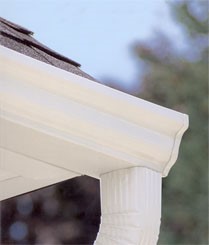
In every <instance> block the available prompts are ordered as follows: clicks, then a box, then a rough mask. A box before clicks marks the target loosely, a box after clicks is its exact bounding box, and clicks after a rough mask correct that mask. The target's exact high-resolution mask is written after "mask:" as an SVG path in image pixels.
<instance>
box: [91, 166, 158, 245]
mask: <svg viewBox="0 0 209 245" xmlns="http://www.w3.org/2000/svg"><path fill="white" fill-rule="evenodd" d="M161 179H162V177H161V173H158V172H156V171H153V170H150V169H148V168H145V167H133V168H129V169H122V170H117V171H113V172H110V173H107V174H103V175H102V176H101V209H102V217H101V225H100V230H99V233H98V236H97V239H96V241H95V244H96V245H155V244H157V240H158V235H159V229H160V218H161V189H162V188H161Z"/></svg>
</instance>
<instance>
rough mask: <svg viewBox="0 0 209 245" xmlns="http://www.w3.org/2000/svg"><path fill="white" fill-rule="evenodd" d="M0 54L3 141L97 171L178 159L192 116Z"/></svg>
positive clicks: (164, 167)
mask: <svg viewBox="0 0 209 245" xmlns="http://www.w3.org/2000/svg"><path fill="white" fill-rule="evenodd" d="M0 60H1V66H0V67H1V81H0V104H1V113H0V118H1V125H2V126H1V130H2V131H1V135H3V137H2V139H1V142H0V143H1V146H2V147H3V148H5V149H8V150H10V151H13V152H17V153H20V154H25V155H27V156H28V157H32V158H34V159H38V160H39V161H43V162H47V163H48V164H51V165H56V166H57V167H63V168H66V169H69V170H70V171H74V172H77V173H80V174H89V175H92V176H94V177H98V178H99V176H100V175H101V174H104V173H107V172H110V171H113V170H117V169H123V168H129V167H133V166H144V167H147V168H150V169H153V170H155V171H157V172H160V173H161V174H162V176H166V175H167V174H168V172H169V170H170V168H171V167H172V165H173V164H174V163H175V161H176V159H177V156H178V149H179V144H180V141H181V137H182V135H183V133H184V132H185V130H186V129H187V127H188V116H187V115H185V114H182V113H179V112H176V111H173V110H170V109H167V108H164V107H161V106H159V105H156V104H153V103H150V102H147V101H145V100H142V99H139V98H136V97H133V96H131V95H128V94H125V93H122V92H120V91H117V90H114V89H112V88H109V87H107V86H104V85H102V84H98V83H96V82H93V81H91V80H88V79H86V78H83V77H80V76H77V75H74V74H72V73H70V72H67V71H64V70H61V69H59V68H56V67H53V66H51V65H48V64H45V63H43V62H40V61H37V60H35V59H32V58H30V57H27V56H25V55H22V54H19V53H17V52H15V51H13V50H10V49H7V48H5V47H2V46H0ZM9 132H13V134H12V133H9ZM20 132H21V133H22V134H20ZM8 134H9V136H8ZM18 134H19V136H20V138H19V139H21V135H22V136H23V140H15V135H16V138H17V135H18Z"/></svg>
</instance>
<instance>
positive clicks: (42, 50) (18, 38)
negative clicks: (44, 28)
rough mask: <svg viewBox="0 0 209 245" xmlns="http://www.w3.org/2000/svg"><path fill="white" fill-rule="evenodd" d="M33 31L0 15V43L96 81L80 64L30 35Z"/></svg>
mask: <svg viewBox="0 0 209 245" xmlns="http://www.w3.org/2000/svg"><path fill="white" fill-rule="evenodd" d="M32 35H33V32H32V31H30V30H27V29H26V28H24V27H22V26H19V25H17V24H15V23H12V22H10V21H8V20H5V19H3V18H1V17H0V45H2V46H5V47H7V48H10V49H13V50H15V51H17V52H19V53H22V54H24V55H27V56H30V57H32V58H34V59H37V60H40V61H42V62H45V63H47V64H50V65H53V66H56V67H58V68H60V69H63V70H66V71H69V72H72V73H74V74H76V75H79V76H82V77H85V78H88V79H90V80H93V81H96V80H95V79H94V78H93V77H92V76H90V75H88V74H87V73H85V72H83V71H82V70H81V69H80V68H79V67H80V64H79V63H77V62H75V61H73V60H71V59H69V58H67V57H65V56H63V55H61V54H59V53H57V52H55V51H53V50H52V49H50V48H48V47H46V46H45V45H43V44H42V43H40V42H38V41H37V40H36V39H35V38H33V37H32Z"/></svg>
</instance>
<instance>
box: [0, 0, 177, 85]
mask: <svg viewBox="0 0 209 245" xmlns="http://www.w3.org/2000/svg"><path fill="white" fill-rule="evenodd" d="M167 3H168V1H166V0H0V15H1V17H4V18H6V19H8V20H11V21H13V22H15V23H17V24H20V25H22V26H24V27H26V28H28V29H30V30H31V31H33V32H34V33H35V34H34V37H35V38H36V39H38V40H39V41H41V42H42V43H44V44H46V45H47V46H49V47H50V48H52V49H54V50H56V51H57V52H60V53H61V54H64V55H65V56H67V57H69V58H71V59H74V60H75V61H77V62H78V63H80V64H81V65H82V69H83V70H84V71H86V72H87V73H89V74H91V75H92V76H94V77H95V78H97V79H98V80H102V79H103V78H104V77H111V78H113V80H114V79H115V80H117V81H118V82H119V83H122V84H124V85H126V86H129V85H130V84H132V83H133V81H134V80H135V79H136V75H137V73H138V71H137V67H136V64H135V62H134V61H133V57H132V54H131V50H130V47H131V44H133V43H134V42H135V41H136V40H146V39H148V38H149V37H151V36H153V33H154V32H155V31H156V30H163V31H165V32H166V33H168V35H169V36H171V37H172V38H173V39H176V40H178V39H179V37H180V30H179V29H178V27H177V26H176V24H175V23H174V22H173V21H172V19H171V17H170V14H169V7H168V4H167Z"/></svg>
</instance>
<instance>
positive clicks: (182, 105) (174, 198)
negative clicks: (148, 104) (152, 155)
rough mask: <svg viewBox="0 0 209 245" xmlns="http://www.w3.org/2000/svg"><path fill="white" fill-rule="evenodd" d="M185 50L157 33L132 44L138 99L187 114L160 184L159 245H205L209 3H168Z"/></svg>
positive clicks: (206, 231) (206, 222) (206, 226)
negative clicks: (138, 70) (138, 68)
mask: <svg viewBox="0 0 209 245" xmlns="http://www.w3.org/2000/svg"><path fill="white" fill-rule="evenodd" d="M170 5H171V6H170V8H171V13H172V14H173V16H174V19H175V20H176V23H177V24H178V25H180V26H181V27H182V29H183V33H184V40H185V43H186V45H185V47H184V49H183V48H181V49H180V48H179V47H176V44H175V40H170V39H169V38H168V37H166V35H165V34H162V33H158V34H157V35H156V36H155V38H154V39H152V40H148V41H146V42H145V43H143V42H138V43H136V44H135V45H134V52H135V54H136V55H137V57H138V58H139V62H140V65H142V66H143V68H144V73H143V74H144V76H143V81H142V85H141V88H140V92H139V94H138V96H139V97H140V98H144V99H146V100H149V101H152V102H154V103H157V104H160V105H163V106H166V107H169V108H173V109H175V110H178V111H181V112H184V113H186V114H188V115H189V118H190V126H189V130H188V131H187V133H186V134H185V136H184V138H183V142H182V145H181V147H180V154H179V159H178V161H177V163H176V165H175V166H174V168H173V169H172V170H171V172H170V174H169V176H168V178H166V179H164V182H163V209H162V226H161V234H160V239H159V244H187V245H192V244H198V245H199V244H202V245H203V244H204V245H205V244H208V141H207V140H208V139H207V135H208V1H192V0H191V1H175V2H171V4H170Z"/></svg>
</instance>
